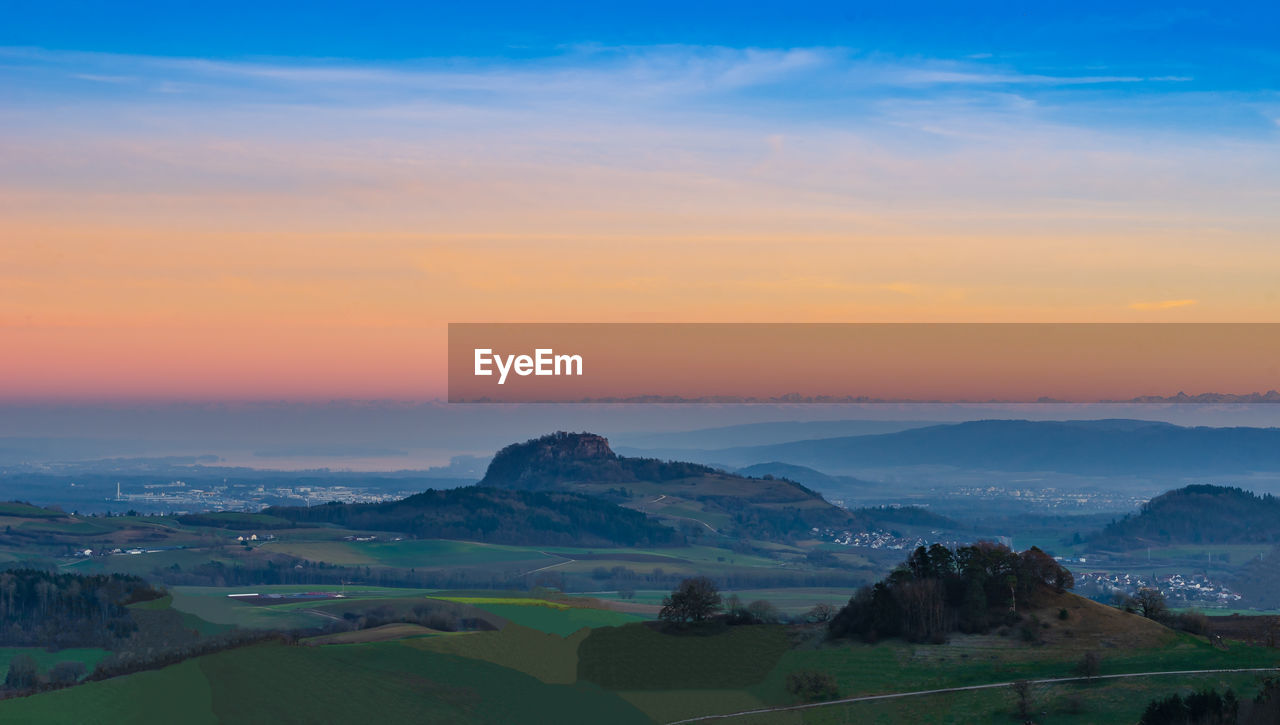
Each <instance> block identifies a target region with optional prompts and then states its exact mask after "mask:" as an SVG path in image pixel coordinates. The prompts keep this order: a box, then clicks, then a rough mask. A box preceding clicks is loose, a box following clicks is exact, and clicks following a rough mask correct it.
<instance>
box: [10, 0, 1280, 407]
mask: <svg viewBox="0 0 1280 725" xmlns="http://www.w3.org/2000/svg"><path fill="white" fill-rule="evenodd" d="M462 5H465V6H466V7H459V6H462ZM685 5H686V4H677V3H648V4H645V5H644V7H643V8H642V9H641V8H637V7H621V6H618V5H616V4H609V3H596V4H590V5H577V4H569V3H540V4H530V3H523V4H515V3H512V4H492V3H490V4H485V3H470V4H463V3H451V4H430V3H427V4H423V3H413V4H408V3H406V4H396V3H382V4H378V7H377V8H373V9H370V8H362V7H358V6H357V5H355V4H339V3H323V2H320V3H316V2H312V3H240V2H230V3H218V4H216V5H215V4H198V3H182V4H174V3H148V2H140V3H129V4H119V3H105V2H99V3H90V2H26V1H25V0H18V1H11V2H8V3H6V6H5V7H6V20H5V22H4V23H3V24H0V350H3V354H0V401H10V402H14V403H18V402H21V403H24V404H25V403H30V402H41V401H51V402H60V403H62V402H68V401H70V402H75V401H89V402H94V401H113V400H114V401H170V400H205V401H224V400H232V401H246V400H298V401H307V400H313V401H314V400H334V399H395V400H431V399H433V398H440V397H443V396H444V394H445V390H446V384H445V383H446V381H445V365H446V356H445V342H446V325H447V323H449V322H574V321H591V322H615V321H620V322H639V321H643V322H747V321H760V322H890V321H892V322H919V321H957V322H968V321H981V322H1010V321H1067V322H1126V321H1156V322H1164V321H1169V322H1227V321H1240V322H1277V321H1280V287H1278V286H1277V285H1276V284H1275V279H1277V277H1278V275H1280V245H1277V244H1276V243H1275V240H1276V239H1277V234H1278V233H1280V90H1278V87H1280V46H1277V44H1276V43H1275V40H1274V32H1273V31H1274V28H1275V27H1277V21H1278V20H1280V8H1277V6H1276V5H1275V4H1272V3H1266V4H1264V3H1256V4H1248V3H1245V4H1235V5H1232V6H1231V7H1230V8H1229V9H1228V10H1225V11H1224V10H1218V9H1215V8H1214V7H1213V6H1212V5H1210V4H1207V3H1205V4H1201V5H1198V6H1175V5H1169V4H1163V3H1162V4H1159V5H1156V4H1143V3H1125V4H1123V7H1122V8H1121V7H1115V5H1117V4H1115V3H1070V4H1066V3H1044V4H1037V5H1036V6H1034V7H1033V6H1031V4H1026V3H1018V4H1014V3H995V4H980V5H978V6H975V4H973V3H966V4H961V3H945V4H944V3H934V4H930V3H924V4H913V5H911V6H910V7H887V6H888V5H891V4H886V3H878V4H874V5H872V4H861V3H852V4H851V3H839V4H837V3H830V4H807V3H796V2H790V3H786V4H782V3H732V4H730V3H705V4H704V3H699V4H696V5H697V7H694V8H690V7H686V6H685ZM1041 5H1043V7H1041ZM1169 392H1171V393H1172V392H1174V391H1169ZM1193 392H1199V391H1193Z"/></svg>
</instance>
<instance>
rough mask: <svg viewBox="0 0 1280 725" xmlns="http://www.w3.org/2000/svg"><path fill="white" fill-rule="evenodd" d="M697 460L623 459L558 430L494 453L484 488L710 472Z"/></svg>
mask: <svg viewBox="0 0 1280 725" xmlns="http://www.w3.org/2000/svg"><path fill="white" fill-rule="evenodd" d="M716 473H717V472H716V470H715V469H713V468H710V467H709V466H702V465H698V464H696V463H679V462H675V461H659V460H656V459H652V458H625V457H623V456H619V455H618V454H616V453H614V452H613V450H612V449H611V448H609V441H608V440H606V439H605V438H604V437H603V436H598V435H596V434H594V433H565V432H558V433H552V434H550V435H545V436H542V437H541V438H535V439H534V440H531V441H525V442H524V443H515V444H512V445H509V446H507V447H506V448H503V449H502V450H500V451H498V453H497V455H495V456H494V457H493V462H492V463H490V464H489V470H488V471H486V472H485V476H484V480H483V481H481V482H480V483H481V485H484V486H502V487H505V488H527V489H539V488H555V487H557V486H559V485H560V484H564V483H582V482H590V483H612V484H616V483H634V482H638V481H671V480H675V479H680V478H691V477H695V476H705V475H714V474H716Z"/></svg>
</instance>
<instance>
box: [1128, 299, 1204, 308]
mask: <svg viewBox="0 0 1280 725" xmlns="http://www.w3.org/2000/svg"><path fill="white" fill-rule="evenodd" d="M1199 302H1200V300H1159V301H1158V302H1133V303H1131V304H1130V305H1129V309H1131V310H1144V311H1148V310H1172V309H1176V308H1178V307H1190V306H1192V305H1196V304H1199Z"/></svg>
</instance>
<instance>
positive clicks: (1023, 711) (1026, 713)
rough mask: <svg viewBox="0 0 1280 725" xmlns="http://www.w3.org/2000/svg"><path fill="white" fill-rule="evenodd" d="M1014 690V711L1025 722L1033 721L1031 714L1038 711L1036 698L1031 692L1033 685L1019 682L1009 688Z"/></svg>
mask: <svg viewBox="0 0 1280 725" xmlns="http://www.w3.org/2000/svg"><path fill="white" fill-rule="evenodd" d="M1009 689H1011V690H1013V711H1014V714H1016V715H1017V716H1018V717H1020V718H1022V719H1023V720H1024V721H1030V720H1031V713H1032V711H1034V710H1035V709H1036V704H1035V696H1034V693H1033V692H1032V691H1031V683H1030V682H1028V681H1027V680H1018V681H1017V682H1015V683H1013V684H1012V685H1010V686H1009Z"/></svg>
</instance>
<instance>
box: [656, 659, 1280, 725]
mask: <svg viewBox="0 0 1280 725" xmlns="http://www.w3.org/2000/svg"><path fill="white" fill-rule="evenodd" d="M1229 672H1273V673H1280V668H1278V667H1242V668H1235V669H1218V670H1169V671H1165V672H1130V673H1126V674H1123V675H1098V676H1096V677H1052V678H1048V679H1043V680H1026V682H1029V683H1031V684H1033V685H1055V684H1061V683H1065V682H1097V681H1098V680H1119V679H1122V678H1125V677H1160V676H1164V675H1212V674H1216V673H1229ZM1013 684H1014V681H1010V682H993V683H991V684H987V685H966V686H964V687H943V688H940V689H936V690H916V691H915V692H895V693H890V694H887V695H862V696H859V697H846V698H844V699H842V700H828V701H826V702H811V703H808V704H806V705H788V706H785V707H763V708H760V709H758V710H743V711H741V712H729V713H725V714H723V715H702V716H701V717H691V718H687V719H684V720H674V721H672V722H670V723H667V725H681V724H682V723H691V722H708V721H710V720H724V719H727V718H731V717H743V716H746V715H765V714H768V713H771V712H789V711H792V710H811V709H813V708H816V707H830V706H831V705H847V704H850V703H855V702H871V701H874V700H892V699H895V698H899V697H918V696H920V695H943V694H946V693H949V692H967V691H969V690H991V689H995V688H999V687H1012V686H1013Z"/></svg>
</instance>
